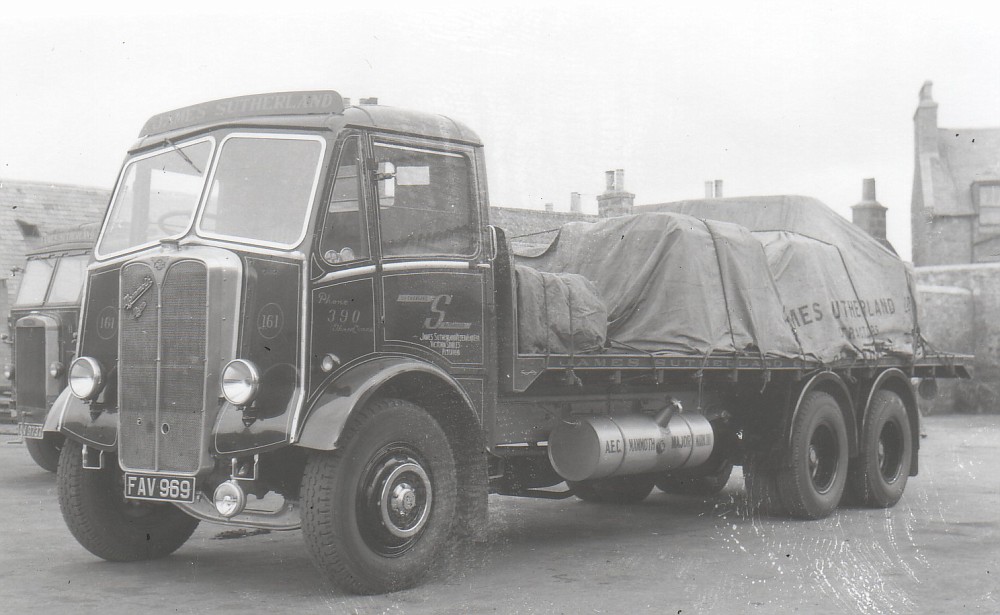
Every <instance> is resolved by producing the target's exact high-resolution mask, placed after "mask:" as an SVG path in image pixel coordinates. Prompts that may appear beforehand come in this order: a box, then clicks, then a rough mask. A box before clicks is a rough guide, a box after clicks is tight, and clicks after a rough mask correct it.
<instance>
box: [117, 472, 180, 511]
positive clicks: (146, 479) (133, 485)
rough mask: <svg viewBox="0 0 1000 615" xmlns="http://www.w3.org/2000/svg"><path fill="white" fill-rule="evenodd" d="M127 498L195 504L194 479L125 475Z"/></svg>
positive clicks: (129, 473) (127, 473)
mask: <svg viewBox="0 0 1000 615" xmlns="http://www.w3.org/2000/svg"><path fill="white" fill-rule="evenodd" d="M125 497H126V498H128V499H130V500H153V501H156V502H187V503H189V504H190V503H193V502H194V477H192V476H163V475H162V474H158V475H150V474H133V473H131V472H126V473H125Z"/></svg>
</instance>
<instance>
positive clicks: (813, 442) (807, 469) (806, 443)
mask: <svg viewBox="0 0 1000 615" xmlns="http://www.w3.org/2000/svg"><path fill="white" fill-rule="evenodd" d="M790 444H791V446H790V447H789V450H788V459H787V461H786V463H785V464H783V465H782V467H781V468H780V469H779V471H778V491H779V493H780V494H781V499H782V502H783V503H784V504H785V507H786V508H787V509H788V512H789V513H790V514H791V515H792V516H795V517H800V518H803V519H821V518H823V517H826V516H827V515H829V514H830V513H832V512H833V511H834V510H835V509H836V508H837V506H838V505H839V504H840V498H841V496H842V495H843V494H844V484H845V483H846V482H847V427H846V424H845V423H844V415H843V413H842V412H841V410H840V405H839V404H838V403H837V400H836V399H834V398H833V396H831V395H829V394H828V393H824V392H822V391H812V392H810V393H808V394H806V396H805V397H804V398H803V400H802V405H801V406H800V407H799V409H798V413H797V414H796V415H795V418H794V420H793V421H792V437H791V442H790Z"/></svg>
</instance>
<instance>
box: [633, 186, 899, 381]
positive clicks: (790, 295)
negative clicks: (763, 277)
mask: <svg viewBox="0 0 1000 615" xmlns="http://www.w3.org/2000/svg"><path fill="white" fill-rule="evenodd" d="M638 209H639V210H640V211H668V212H678V213H682V214H687V215H691V216H695V217H698V218H706V219H712V220H724V221H727V222H732V223H736V224H739V225H741V226H743V227H746V228H748V229H750V230H751V231H753V235H754V236H755V237H757V238H758V239H759V240H760V241H761V243H762V244H763V245H764V249H765V251H766V253H767V258H768V264H769V266H770V269H771V273H772V275H773V276H774V279H775V283H776V285H777V287H778V292H779V295H780V297H781V300H782V303H783V304H784V307H785V313H786V318H787V320H788V322H789V324H790V325H791V326H792V327H794V328H795V331H796V334H797V336H798V338H799V340H800V341H801V342H802V346H803V350H804V352H805V353H806V354H807V355H811V356H813V357H816V358H819V359H821V360H823V361H832V360H835V359H840V358H851V357H857V356H863V357H871V356H873V355H874V356H881V355H885V354H892V355H898V356H903V357H911V356H913V354H914V342H915V339H916V326H917V321H916V314H915V312H914V309H913V306H914V300H913V297H914V296H915V294H914V292H915V288H914V281H913V276H912V273H911V271H910V269H909V268H908V266H907V265H906V263H904V262H903V261H902V260H900V259H899V257H897V256H896V255H895V254H894V253H893V252H891V251H890V250H889V249H887V248H886V247H884V246H883V245H882V244H880V243H879V242H878V241H876V240H875V239H873V238H872V237H871V236H870V235H868V234H867V233H865V232H864V231H863V230H862V229H860V228H859V227H857V226H856V225H854V224H852V223H850V222H849V221H847V220H846V219H845V218H843V217H842V216H840V215H838V214H837V213H836V212H834V211H833V210H831V209H830V208H829V207H827V206H826V205H824V204H823V203H821V202H820V201H818V200H816V199H813V198H809V197H802V196H770V197H739V198H727V199H711V200H696V201H682V202H679V203H667V204H664V205H656V206H647V207H642V208H638Z"/></svg>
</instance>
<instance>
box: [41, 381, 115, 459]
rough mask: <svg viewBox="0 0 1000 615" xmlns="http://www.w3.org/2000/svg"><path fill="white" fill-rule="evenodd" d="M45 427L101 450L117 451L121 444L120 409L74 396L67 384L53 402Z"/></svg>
mask: <svg viewBox="0 0 1000 615" xmlns="http://www.w3.org/2000/svg"><path fill="white" fill-rule="evenodd" d="M43 429H44V431H46V432H56V433H61V434H63V435H64V436H66V437H67V438H72V439H73V440H76V441H77V442H80V443H82V444H86V445H87V446H92V447H94V448H97V449H100V450H102V451H114V450H115V447H116V446H117V444H118V412H117V411H116V410H112V409H103V410H97V409H95V408H94V407H93V405H92V404H88V403H87V402H84V401H83V400H82V399H79V398H78V397H75V396H74V395H73V394H72V393H70V390H69V387H67V388H65V389H63V391H62V393H60V394H59V397H57V398H56V401H55V403H53V404H52V409H50V410H49V413H48V415H47V416H46V417H45V427H44V428H43Z"/></svg>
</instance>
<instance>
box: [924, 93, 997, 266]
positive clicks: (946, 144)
mask: <svg viewBox="0 0 1000 615" xmlns="http://www.w3.org/2000/svg"><path fill="white" fill-rule="evenodd" d="M931 85H932V84H931V82H930V81H928V82H926V83H924V85H923V87H921V88H920V100H919V103H918V105H917V111H916V113H915V114H914V116H913V128H914V167H913V196H912V199H911V203H910V216H911V233H912V236H913V264H914V265H915V266H917V267H922V266H925V265H954V264H967V263H985V262H997V261H1000V128H942V127H939V126H938V122H937V109H938V104H937V103H936V102H935V101H934V99H933V98H932V96H931Z"/></svg>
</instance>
